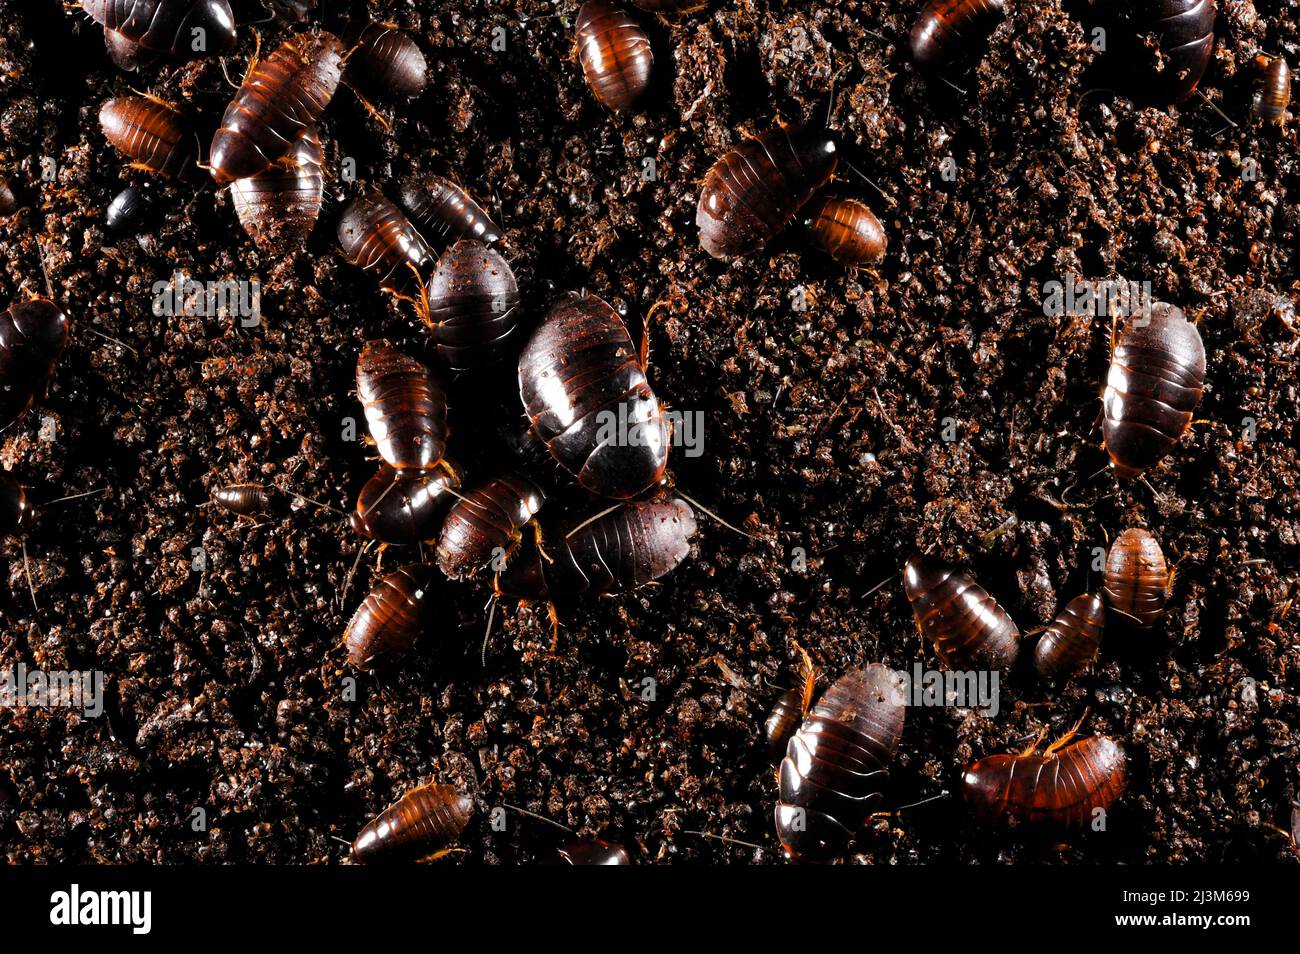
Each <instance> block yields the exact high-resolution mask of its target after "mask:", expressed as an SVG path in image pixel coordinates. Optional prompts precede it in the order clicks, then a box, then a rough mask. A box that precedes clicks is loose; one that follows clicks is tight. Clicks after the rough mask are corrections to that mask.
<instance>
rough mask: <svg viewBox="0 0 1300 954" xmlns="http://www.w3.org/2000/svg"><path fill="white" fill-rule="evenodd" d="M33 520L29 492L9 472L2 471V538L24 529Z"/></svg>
mask: <svg viewBox="0 0 1300 954" xmlns="http://www.w3.org/2000/svg"><path fill="white" fill-rule="evenodd" d="M30 518H31V507H30V506H28V503H27V491H26V489H24V487H23V485H22V484H20V483H19V482H18V481H17V480H16V479H14V477H13V475H12V474H10V473H9V471H7V470H0V537H7V536H9V534H11V533H17V532H18V531H19V530H21V529H23V526H24V524H26V523H27V522H28V521H29V520H30Z"/></svg>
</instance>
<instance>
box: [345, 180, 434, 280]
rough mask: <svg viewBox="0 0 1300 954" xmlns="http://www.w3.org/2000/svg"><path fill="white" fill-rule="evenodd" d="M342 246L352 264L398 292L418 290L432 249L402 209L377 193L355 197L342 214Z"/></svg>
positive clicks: (429, 264) (430, 260) (429, 267)
mask: <svg viewBox="0 0 1300 954" xmlns="http://www.w3.org/2000/svg"><path fill="white" fill-rule="evenodd" d="M338 237H339V246H340V247H341V248H342V249H343V254H344V255H345V256H346V257H347V260H348V261H349V262H351V263H352V264H353V265H356V266H357V267H358V268H360V269H362V270H363V271H366V272H371V273H372V274H374V275H375V276H376V277H377V278H378V279H379V286H380V287H381V288H383V289H385V290H386V291H392V292H397V293H404V292H408V291H410V292H414V291H415V290H417V289H419V288H420V287H421V286H422V284H423V282H424V277H425V275H427V274H428V272H429V270H430V269H431V268H432V267H433V251H432V250H431V249H430V248H429V246H428V244H427V243H426V242H425V241H424V238H423V237H422V236H421V235H420V233H419V232H418V231H416V228H415V226H413V225H412V224H411V223H410V221H409V220H408V219H407V218H406V216H404V215H403V214H402V212H401V210H400V209H398V208H397V206H395V205H393V203H391V202H389V201H388V200H387V199H386V198H384V197H383V196H382V195H380V194H379V193H377V192H370V193H366V194H365V195H362V196H358V197H357V198H355V199H353V200H352V201H351V202H349V203H348V204H347V205H346V206H344V208H343V213H342V215H340V216H339V228H338Z"/></svg>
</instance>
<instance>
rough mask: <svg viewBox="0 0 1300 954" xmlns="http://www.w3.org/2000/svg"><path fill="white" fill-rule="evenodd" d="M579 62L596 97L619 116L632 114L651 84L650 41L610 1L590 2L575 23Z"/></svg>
mask: <svg viewBox="0 0 1300 954" xmlns="http://www.w3.org/2000/svg"><path fill="white" fill-rule="evenodd" d="M575 29H576V34H577V42H578V59H579V60H580V61H581V62H582V72H583V74H584V75H585V76H586V78H587V85H588V86H590V87H591V91H592V92H593V93H594V94H595V96H596V98H597V99H598V100H600V101H601V103H602V104H603V105H604V106H606V107H607V108H609V109H611V110H613V111H614V112H616V113H627V112H632V111H633V109H634V108H635V107H636V105H637V103H638V102H640V100H641V98H642V96H644V95H645V91H646V89H647V88H648V87H649V85H650V72H651V69H652V67H653V66H654V52H653V51H652V50H651V49H650V39H649V37H647V36H646V35H645V31H644V30H642V29H641V27H639V26H638V25H637V22H636V21H635V20H633V19H632V18H631V17H630V16H628V15H627V13H626V12H624V11H623V10H620V9H619V8H618V7H616V6H614V5H613V4H612V3H609V2H608V0H587V2H586V3H584V4H583V5H582V6H581V7H579V8H578V18H577V21H576V28H575Z"/></svg>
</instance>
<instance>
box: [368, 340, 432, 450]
mask: <svg viewBox="0 0 1300 954" xmlns="http://www.w3.org/2000/svg"><path fill="white" fill-rule="evenodd" d="M357 397H358V398H359V399H360V401H361V405H362V407H363V408H364V409H365V412H366V423H367V424H368V425H369V427H370V436H371V437H373V438H374V440H375V444H376V445H377V446H378V448H379V456H380V457H382V458H383V459H384V460H385V461H387V463H388V464H389V466H391V467H392V468H393V469H394V470H428V469H429V468H431V467H433V466H434V465H436V464H437V463H438V461H440V460H441V459H442V453H443V451H444V450H445V449H446V446H447V395H446V393H445V392H444V391H443V389H442V384H441V383H439V381H438V379H437V378H436V377H434V376H433V374H432V373H431V372H430V371H429V369H428V368H426V367H425V366H424V365H422V364H421V363H420V362H419V361H416V360H415V359H414V358H412V357H409V356H407V355H404V354H402V352H400V351H398V350H397V349H396V348H394V347H392V346H391V345H390V344H389V343H388V342H386V341H368V342H366V346H365V347H364V348H363V349H362V350H361V357H359V358H358V359H357Z"/></svg>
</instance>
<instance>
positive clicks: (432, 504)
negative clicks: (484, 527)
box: [352, 457, 460, 544]
mask: <svg viewBox="0 0 1300 954" xmlns="http://www.w3.org/2000/svg"><path fill="white" fill-rule="evenodd" d="M459 488H460V473H459V470H458V469H457V467H456V465H455V464H453V463H452V462H451V461H449V460H447V459H446V458H445V457H444V458H443V459H442V460H441V461H439V462H438V466H437V467H435V468H434V469H432V470H420V471H415V472H409V471H408V472H399V471H396V470H393V468H392V467H390V466H388V464H386V463H384V464H380V466H379V471H378V472H377V473H376V474H375V476H374V477H372V478H370V480H369V481H367V482H366V485H365V486H364V487H362V488H361V493H360V495H358V497H357V507H356V510H355V511H353V514H352V529H353V530H354V531H355V532H356V533H357V534H359V535H360V536H363V537H366V538H367V539H370V540H375V541H377V542H379V543H387V544H410V543H420V542H423V541H426V540H433V539H435V538H437V536H438V518H439V517H440V516H441V515H442V511H443V509H444V508H445V507H446V506H447V504H448V502H449V501H450V500H451V499H452V496H453V495H454V493H455V491H456V490H458V489H459Z"/></svg>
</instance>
